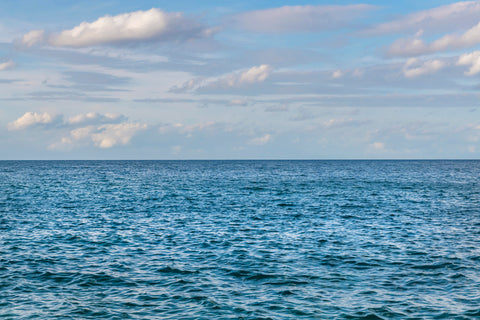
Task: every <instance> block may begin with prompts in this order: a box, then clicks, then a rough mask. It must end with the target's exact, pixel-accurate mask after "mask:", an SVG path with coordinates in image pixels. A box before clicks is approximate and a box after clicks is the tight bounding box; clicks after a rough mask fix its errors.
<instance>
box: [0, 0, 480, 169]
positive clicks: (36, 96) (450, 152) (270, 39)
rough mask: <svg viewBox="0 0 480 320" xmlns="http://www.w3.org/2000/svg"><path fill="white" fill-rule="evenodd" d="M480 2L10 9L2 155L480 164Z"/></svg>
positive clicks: (0, 51) (1, 60)
mask: <svg viewBox="0 0 480 320" xmlns="http://www.w3.org/2000/svg"><path fill="white" fill-rule="evenodd" d="M479 102H480V1H464V2H453V1H431V0H424V1H418V0H416V1H411V0H403V1H363V2H355V1H299V0H297V1H272V0H270V1H265V0H260V1H229V0H222V1H219V0H217V1H211V0H203V1H193V0H185V1H182V0H179V1H162V0H157V1H152V0H137V1H127V0H125V1H121V0H105V1H79V0H75V1H71V0H63V1H58V0H42V1H37V0H35V1H33V0H20V1H18V0H16V1H13V0H4V1H1V2H0V159H3V160H8V159H479V158H480V104H479Z"/></svg>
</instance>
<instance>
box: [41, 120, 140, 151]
mask: <svg viewBox="0 0 480 320" xmlns="http://www.w3.org/2000/svg"><path fill="white" fill-rule="evenodd" d="M146 128H147V125H146V124H140V123H119V124H104V125H101V126H94V125H91V126H86V127H81V128H77V129H73V130H71V131H70V133H69V135H68V136H67V137H63V138H62V139H61V141H60V142H57V143H54V144H52V145H50V146H49V149H65V148H69V147H72V146H74V145H75V144H77V143H82V142H83V143H86V144H93V145H94V146H95V147H98V148H101V149H108V148H112V147H114V146H119V145H126V144H128V143H129V142H130V140H131V139H132V137H133V136H135V135H136V134H137V133H138V132H139V131H141V130H145V129H146Z"/></svg>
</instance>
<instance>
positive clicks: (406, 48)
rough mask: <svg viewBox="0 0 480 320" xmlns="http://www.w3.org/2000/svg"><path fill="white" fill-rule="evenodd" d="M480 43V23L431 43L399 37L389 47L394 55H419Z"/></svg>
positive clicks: (390, 52)
mask: <svg viewBox="0 0 480 320" xmlns="http://www.w3.org/2000/svg"><path fill="white" fill-rule="evenodd" d="M479 43H480V23H478V24H477V25H475V26H474V27H472V28H470V29H468V30H467V31H466V32H464V33H463V34H447V35H445V36H443V37H441V38H440V39H437V40H435V41H433V42H431V43H430V44H428V43H426V42H425V41H423V40H422V39H419V38H414V39H399V40H397V41H395V42H394V43H393V44H392V45H391V46H390V48H389V50H388V53H389V54H390V55H392V56H406V57H409V56H419V55H423V54H431V53H435V52H440V51H446V50H456V49H461V48H468V47H472V46H475V45H477V44H479Z"/></svg>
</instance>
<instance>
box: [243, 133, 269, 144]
mask: <svg viewBox="0 0 480 320" xmlns="http://www.w3.org/2000/svg"><path fill="white" fill-rule="evenodd" d="M272 139H273V137H272V135H271V134H269V133H266V134H264V135H263V136H260V137H255V138H253V139H251V140H249V141H248V144H252V145H255V146H263V145H265V144H267V143H269V142H270V141H272Z"/></svg>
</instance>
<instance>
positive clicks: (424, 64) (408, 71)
mask: <svg viewBox="0 0 480 320" xmlns="http://www.w3.org/2000/svg"><path fill="white" fill-rule="evenodd" d="M446 65H447V64H446V63H445V62H443V61H441V60H438V59H437V60H427V61H420V60H419V59H417V58H411V59H408V61H407V62H406V63H405V66H404V68H403V74H404V75H405V77H407V78H414V77H418V76H421V75H424V74H431V73H435V72H437V71H439V70H441V69H443V68H444V67H445V66H446Z"/></svg>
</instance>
